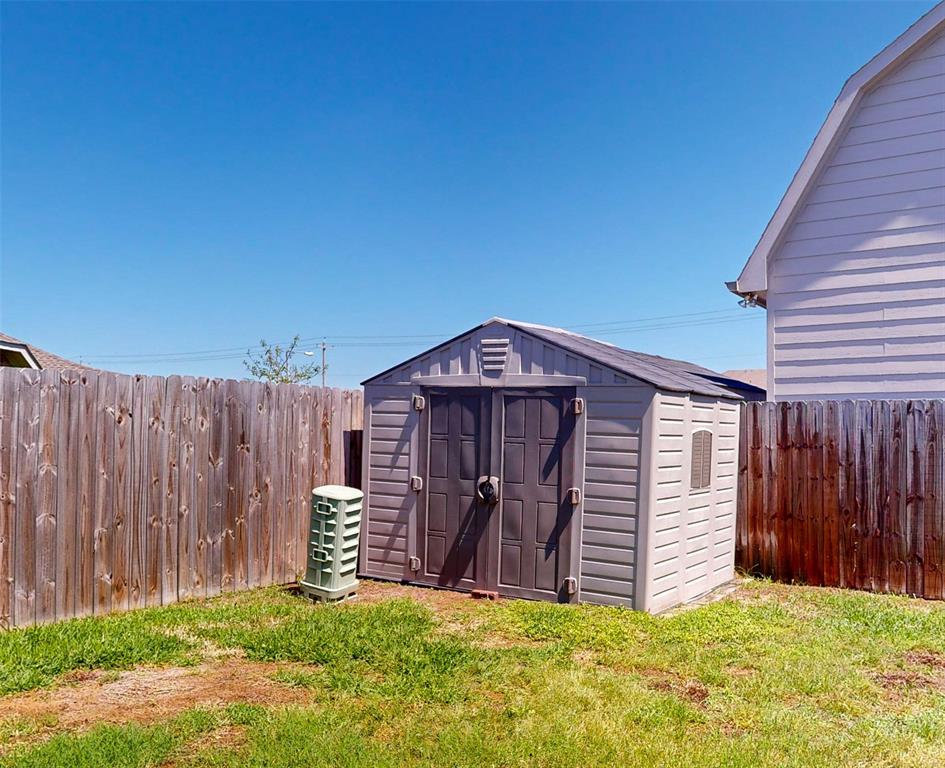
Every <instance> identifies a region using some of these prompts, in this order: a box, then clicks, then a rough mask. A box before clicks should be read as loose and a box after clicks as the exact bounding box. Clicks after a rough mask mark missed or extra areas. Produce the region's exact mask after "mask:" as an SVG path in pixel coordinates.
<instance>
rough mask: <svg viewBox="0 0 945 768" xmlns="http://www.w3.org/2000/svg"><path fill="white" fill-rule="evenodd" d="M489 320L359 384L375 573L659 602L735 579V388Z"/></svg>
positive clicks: (748, 390) (542, 330)
mask: <svg viewBox="0 0 945 768" xmlns="http://www.w3.org/2000/svg"><path fill="white" fill-rule="evenodd" d="M743 398H748V399H763V398H764V391H763V390H759V389H757V388H755V387H752V386H751V385H748V384H745V383H743V382H740V381H736V380H733V379H727V378H725V377H723V376H721V375H720V374H717V373H714V372H712V371H709V370H707V369H705V368H701V367H699V366H697V365H693V364H691V363H686V362H682V361H678V360H670V359H667V358H662V357H656V356H653V355H645V354H641V353H639V352H631V351H629V350H624V349H620V348H618V347H615V346H613V345H611V344H607V343H605V342H601V341H596V340H594V339H590V338H587V337H585V336H581V335H578V334H575V333H571V332H569V331H565V330H562V329H560V328H551V327H547V326H542V325H535V324H532V323H522V322H516V321H512V320H504V319H501V318H492V319H491V320H488V321H486V322H485V323H483V324H482V325H480V326H478V327H476V328H474V329H472V330H470V331H469V332H467V333H464V334H462V335H460V336H457V337H455V338H453V339H450V340H448V341H445V342H444V343H442V344H440V345H439V346H437V347H435V348H433V349H431V350H429V351H427V352H424V353H422V354H420V355H417V356H416V357H413V358H411V359H410V360H407V361H405V362H404V363H401V364H400V365H398V366H396V367H394V368H391V369H390V370H387V371H384V372H383V373H380V374H378V375H377V376H374V377H373V378H371V379H368V380H367V381H365V382H364V404H365V405H364V407H365V419H364V441H365V444H364V463H363V466H364V470H363V471H364V477H363V485H362V488H363V489H364V492H365V497H364V516H363V523H362V525H363V528H362V533H363V535H362V548H361V554H360V563H359V566H360V572H361V573H362V574H363V575H365V576H370V577H374V578H381V579H394V580H398V581H407V582H411V583H416V584H427V585H432V586H440V587H448V588H452V589H461V590H485V591H492V592H498V593H499V594H500V595H507V596H514V597H526V598H533V599H540V600H555V601H561V602H575V601H581V602H588V603H603V604H610V605H623V606H628V607H632V608H637V609H641V610H647V611H652V612H657V611H662V610H665V609H667V608H670V607H672V606H674V605H677V604H679V603H683V602H686V601H689V600H692V599H694V598H697V597H699V596H700V595H702V594H704V593H706V592H708V591H710V590H711V589H713V588H715V587H717V586H719V585H720V584H723V583H724V582H726V581H728V580H729V579H731V578H732V575H733V563H734V549H735V495H736V479H737V478H736V475H737V457H738V444H737V443H738V417H739V408H738V403H739V400H741V399H743Z"/></svg>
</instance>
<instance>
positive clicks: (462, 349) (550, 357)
mask: <svg viewBox="0 0 945 768" xmlns="http://www.w3.org/2000/svg"><path fill="white" fill-rule="evenodd" d="M500 340H501V341H506V340H507V341H508V345H507V346H506V345H504V344H502V345H499V344H498V343H497V342H499V341H500ZM483 342H485V343H483ZM500 347H501V349H502V350H503V351H504V353H505V354H504V358H502V359H504V363H505V365H504V371H503V370H500V369H496V367H495V361H496V360H498V359H500V358H499V356H498V355H497V354H496V352H495V350H496V349H497V348H500ZM484 352H485V356H486V360H485V364H484V361H483V354H484ZM502 372H504V373H512V374H533V375H536V376H544V375H565V376H583V377H584V378H585V379H587V382H588V383H589V384H621V383H623V382H626V381H628V377H627V376H626V375H624V374H622V373H619V372H617V371H614V370H613V369H610V368H607V367H605V366H601V365H598V364H596V363H594V362H592V361H590V360H588V359H587V358H584V357H582V356H580V355H575V354H573V353H571V352H568V351H566V350H564V349H561V348H560V347H558V346H557V345H555V344H551V343H549V342H546V341H544V340H542V339H539V338H537V337H535V336H532V335H530V334H528V333H525V332H523V331H520V330H518V329H516V328H511V327H509V326H507V325H504V324H502V323H490V324H489V325H487V326H485V327H484V328H479V329H478V330H476V331H474V332H473V333H471V334H468V335H466V336H463V337H462V338H460V339H457V340H455V341H453V342H451V343H449V344H446V345H443V346H441V347H438V348H437V349H435V350H433V351H431V352H430V354H428V355H424V356H423V357H421V358H419V359H417V360H412V361H409V362H408V363H406V364H405V365H404V366H402V367H400V368H398V369H397V370H395V371H392V372H391V373H389V374H387V375H386V376H384V377H383V378H382V379H379V383H381V384H406V383H408V382H409V381H410V379H411V378H412V377H414V376H450V375H457V374H482V375H484V376H491V375H498V374H499V373H502Z"/></svg>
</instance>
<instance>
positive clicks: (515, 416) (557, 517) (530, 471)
mask: <svg viewBox="0 0 945 768" xmlns="http://www.w3.org/2000/svg"><path fill="white" fill-rule="evenodd" d="M569 394H570V393H542V394H530V393H520V394H519V393H507V394H503V395H502V400H503V403H502V405H503V409H502V410H503V416H502V449H501V452H502V470H501V471H502V474H501V477H502V491H501V504H500V509H499V512H500V521H499V532H500V536H499V558H498V567H499V574H498V576H499V579H498V587H499V592H500V594H505V595H511V596H518V597H530V598H535V599H539V600H560V601H563V602H567V601H569V600H571V599H573V595H572V594H569V592H568V590H567V589H566V586H565V579H566V578H568V577H569V576H571V575H572V574H571V568H570V561H571V546H570V537H571V535H572V530H571V529H572V525H571V521H572V517H575V508H574V507H572V505H571V503H570V499H569V498H568V488H569V487H570V485H571V482H572V474H573V463H574V457H573V451H574V416H573V414H572V413H571V409H570V407H569V405H570V396H569ZM573 575H574V576H576V575H577V574H573Z"/></svg>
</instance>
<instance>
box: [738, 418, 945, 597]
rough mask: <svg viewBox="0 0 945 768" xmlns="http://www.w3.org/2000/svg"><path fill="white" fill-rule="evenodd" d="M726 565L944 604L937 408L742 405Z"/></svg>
mask: <svg viewBox="0 0 945 768" xmlns="http://www.w3.org/2000/svg"><path fill="white" fill-rule="evenodd" d="M739 463H740V467H739V485H738V523H737V537H736V564H737V565H738V566H740V567H741V568H742V569H744V570H746V571H750V572H753V573H759V574H763V575H766V576H770V577H772V578H774V579H777V580H778V581H787V582H791V581H798V582H803V583H806V584H815V585H822V586H834V587H849V588H853V589H865V590H869V591H872V592H895V593H900V594H909V595H918V596H922V597H927V598H932V599H945V401H943V400H873V401H870V400H859V401H851V400H845V401H827V402H785V403H746V404H745V405H744V406H743V410H742V418H741V439H740V443H739Z"/></svg>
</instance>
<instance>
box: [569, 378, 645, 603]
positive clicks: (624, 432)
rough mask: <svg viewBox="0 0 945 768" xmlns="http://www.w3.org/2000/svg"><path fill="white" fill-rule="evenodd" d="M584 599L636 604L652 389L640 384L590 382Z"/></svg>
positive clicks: (587, 397) (587, 389)
mask: <svg viewBox="0 0 945 768" xmlns="http://www.w3.org/2000/svg"><path fill="white" fill-rule="evenodd" d="M578 393H579V395H580V396H581V397H584V398H585V402H586V426H585V429H586V443H585V467H584V473H585V476H584V503H583V527H582V533H581V578H580V597H581V601H582V602H586V603H600V604H605V605H625V606H628V607H633V606H634V590H635V585H636V567H637V556H636V552H637V544H638V533H639V526H638V510H639V503H640V465H641V461H640V458H641V456H640V453H641V441H642V420H643V415H644V413H645V412H646V409H647V407H648V406H649V403H650V401H651V399H652V397H653V396H654V394H655V390H654V389H653V388H652V387H650V386H647V385H643V384H625V385H622V386H599V387H598V386H588V387H582V388H580V389H579V390H578Z"/></svg>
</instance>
